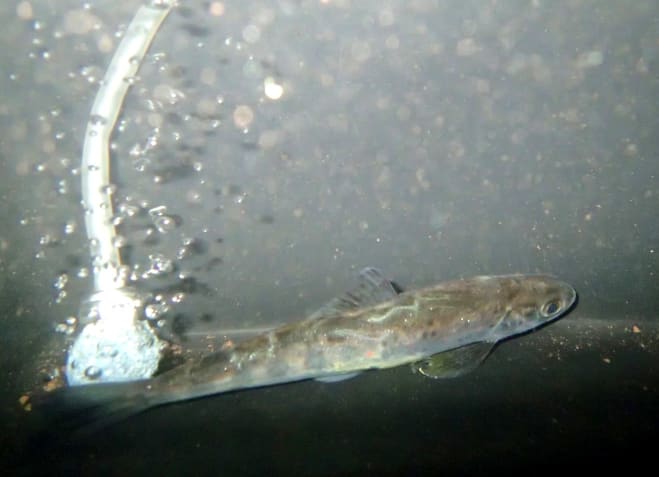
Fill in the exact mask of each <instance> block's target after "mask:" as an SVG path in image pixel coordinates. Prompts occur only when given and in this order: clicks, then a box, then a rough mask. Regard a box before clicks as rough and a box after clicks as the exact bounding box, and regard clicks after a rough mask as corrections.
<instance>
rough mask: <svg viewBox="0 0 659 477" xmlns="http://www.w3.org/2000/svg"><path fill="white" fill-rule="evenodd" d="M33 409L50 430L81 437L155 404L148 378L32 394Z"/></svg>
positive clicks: (44, 425)
mask: <svg viewBox="0 0 659 477" xmlns="http://www.w3.org/2000/svg"><path fill="white" fill-rule="evenodd" d="M30 404H31V407H32V411H31V413H33V414H34V415H35V418H36V419H38V420H39V427H40V428H41V429H42V430H43V431H44V432H46V433H57V434H64V435H69V436H70V437H74V438H79V437H84V436H87V435H89V434H92V433H94V432H96V431H98V430H100V429H103V428H105V427H107V426H110V425H112V424H114V423H117V422H119V421H121V420H124V419H126V418H128V417H130V416H132V415H134V414H138V413H140V412H142V411H144V410H146V409H148V408H149V407H151V406H152V405H153V403H152V402H151V401H150V400H149V399H148V397H147V396H146V394H145V382H144V381H137V382H130V383H107V384H91V385H86V386H76V387H66V388H62V389H59V390H56V391H53V392H51V393H43V394H38V395H34V396H32V398H31V399H30Z"/></svg>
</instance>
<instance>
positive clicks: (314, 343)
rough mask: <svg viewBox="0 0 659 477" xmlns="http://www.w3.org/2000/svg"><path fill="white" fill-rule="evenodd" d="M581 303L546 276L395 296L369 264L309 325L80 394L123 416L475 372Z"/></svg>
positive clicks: (478, 280)
mask: <svg viewBox="0 0 659 477" xmlns="http://www.w3.org/2000/svg"><path fill="white" fill-rule="evenodd" d="M575 299H576V292H575V290H574V289H573V288H572V287H571V286H570V285H568V284H567V283H565V282H562V281H560V280H558V279H556V278H553V277H550V276H545V275H505V276H484V277H474V278H469V279H461V280H455V281H448V282H443V283H439V284H438V285H435V286H432V287H428V288H424V289H420V290H414V291H409V292H403V293H397V289H396V287H395V286H394V284H393V283H392V282H390V281H388V280H386V279H384V278H383V277H382V276H381V275H380V273H379V272H378V271H377V270H376V269H373V268H369V269H365V270H363V271H362V273H361V282H360V285H359V286H358V287H357V288H356V289H354V290H352V291H351V292H348V293H347V294H345V295H344V296H342V297H339V298H336V299H334V300H332V301H331V302H330V303H328V304H327V305H326V306H324V307H323V308H321V309H320V310H319V311H318V312H316V313H314V314H313V315H311V316H310V317H308V318H307V319H305V320H302V321H297V322H292V323H289V324H286V325H283V326H280V327H278V328H275V329H272V330H270V331H267V332H265V333H262V334H259V335H257V336H254V337H252V338H249V339H246V340H244V341H242V342H239V343H237V344H235V345H231V346H227V347H225V349H223V350H221V351H219V352H217V353H214V354H211V355H208V356H205V357H203V358H201V359H200V360H193V361H190V362H187V363H185V364H183V365H181V366H178V367H176V368H174V369H171V370H169V371H167V372H164V373H162V374H161V375H159V376H156V377H155V378H153V379H150V380H146V381H137V382H134V383H122V384H99V385H87V386H82V387H80V389H81V391H80V393H81V394H80V395H81V396H85V395H86V396H88V397H91V399H90V400H91V401H96V402H95V405H94V409H95V410H96V412H97V413H102V412H104V411H110V412H114V413H116V415H123V414H132V413H134V412H139V411H141V410H143V409H146V408H149V407H152V406H155V405H159V404H164V403H168V402H174V401H181V400H186V399H192V398H197V397H201V396H207V395H211V394H218V393H222V392H227V391H234V390H238V389H246V388H254V387H261V386H268V385H274V384H280V383H286V382H293V381H300V380H305V379H311V378H313V379H320V380H329V381H331V380H340V379H342V378H347V377H351V376H353V375H355V374H356V373H359V372H362V371H365V370H369V369H383V368H391V367H395V366H400V365H404V364H412V365H413V368H414V369H415V370H416V371H418V372H420V373H421V374H424V375H427V376H430V377H434V378H438V377H452V376H456V375H459V374H463V373H464V372H467V371H470V370H471V369H474V368H475V367H477V366H478V364H480V362H482V361H483V360H484V359H485V357H486V356H487V355H488V354H489V353H490V351H491V350H492V348H493V346H494V345H495V344H496V343H497V342H498V341H500V340H502V339H505V338H508V337H510V336H514V335H517V334H520V333H524V332H527V331H529V330H532V329H534V328H536V327H538V326H541V325H543V324H545V323H548V322H550V321H552V320H555V319H556V318H558V317H559V316H561V315H563V314H564V313H565V312H566V311H567V310H569V309H570V308H571V307H572V305H573V304H574V302H575ZM84 388H86V389H84ZM72 389H75V388H72ZM104 397H105V398H107V399H105V400H104V399H103V398H104ZM99 401H101V405H98V404H99ZM105 404H108V405H107V406H106V405H105Z"/></svg>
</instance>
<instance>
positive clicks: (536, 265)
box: [0, 0, 659, 475]
mask: <svg viewBox="0 0 659 477" xmlns="http://www.w3.org/2000/svg"><path fill="white" fill-rule="evenodd" d="M6 3H7V4H6V5H5V4H2V5H0V18H2V19H4V20H5V22H3V24H5V25H6V26H7V27H6V28H5V30H4V32H3V35H4V38H5V46H8V48H5V50H6V51H10V52H11V54H7V55H0V66H1V68H0V70H1V71H3V72H4V74H3V75H2V76H1V77H0V90H1V91H4V92H6V93H7V94H4V95H3V96H2V98H0V121H1V124H2V128H3V131H4V134H3V140H2V142H1V143H0V165H1V168H2V173H1V174H0V192H1V194H2V201H1V202H0V217H1V218H2V223H3V224H5V226H4V227H3V230H2V231H1V232H0V309H1V310H2V314H0V316H2V321H1V323H2V325H3V332H2V333H1V334H0V350H1V351H0V363H1V364H0V367H1V369H2V371H3V376H5V379H4V381H3V385H2V387H0V399H1V403H2V406H1V407H0V409H2V411H0V412H2V422H3V423H5V424H4V426H5V429H4V430H3V432H2V433H0V435H1V436H2V437H0V439H1V441H0V444H2V446H1V447H2V449H3V452H2V453H0V457H1V458H2V459H3V460H2V462H5V463H6V466H9V465H11V466H13V468H14V469H15V470H16V469H18V470H22V471H23V472H25V473H28V472H29V471H30V470H32V471H34V472H37V471H43V470H44V469H47V470H48V471H50V472H54V473H57V472H58V471H64V470H71V471H73V470H75V469H76V468H77V469H80V468H84V469H85V472H87V473H98V472H101V473H103V471H104V469H109V468H121V469H122V472H124V473H127V474H135V475H139V474H143V473H145V472H154V471H159V472H161V473H163V474H175V473H179V474H180V473H184V472H189V473H195V474H197V475H209V474H210V475H218V474H237V473H239V474H247V475H250V474H254V475H256V474H259V475H263V473H276V474H294V473H303V474H313V475H334V474H336V473H344V474H349V473H352V474H360V475H362V474H374V475H375V474H377V475H393V474H404V473H412V472H418V471H425V472H428V473H430V472H444V473H448V474H450V473H475V472H479V473H485V472H488V473H489V472H494V471H497V470H513V469H518V470H519V469H527V470H533V469H537V468H538V467H537V466H541V468H542V469H545V468H556V469H558V468H561V469H564V468H565V466H566V465H567V464H568V463H574V462H577V463H579V464H581V465H584V466H594V465H596V464H602V463H607V464H609V465H613V464H615V463H618V464H623V465H625V466H626V467H625V470H626V471H627V472H629V471H631V470H632V469H633V468H634V466H636V465H640V464H642V463H643V462H645V461H647V460H648V459H649V458H651V457H652V456H651V455H650V454H645V453H643V452H642V451H641V447H642V446H643V445H645V443H647V442H653V441H655V440H656V439H657V437H658V436H657V431H656V429H655V426H654V423H656V422H657V418H658V417H659V409H658V408H659V405H658V404H657V403H658V402H659V400H658V399H657V398H658V397H659V396H658V394H659V393H658V384H659V380H658V378H659V375H658V370H657V366H656V364H655V363H657V362H659V361H657V357H658V356H657V355H658V354H659V346H658V345H657V337H658V332H659V322H658V321H657V316H656V315H657V309H659V307H658V305H659V285H658V283H659V282H658V281H657V271H658V269H659V267H658V256H659V249H658V248H657V247H659V245H658V244H659V242H658V239H659V225H658V222H657V220H656V210H658V207H659V201H658V199H657V198H658V197H659V188H658V187H657V184H658V182H657V177H658V174H659V165H658V164H657V161H656V156H657V150H658V149H659V148H658V144H657V139H656V131H657V130H659V124H658V123H659V120H658V117H659V115H658V114H657V103H656V101H654V100H653V99H654V98H657V97H659V83H658V82H657V80H656V78H657V77H659V71H658V69H659V46H658V45H657V39H656V20H657V18H658V17H659V7H658V6H657V5H656V2H654V1H651V0H647V1H638V2H633V4H630V3H629V2H616V1H608V2H601V1H595V0H592V1H581V2H567V3H562V4H560V5H555V4H554V3H553V2H527V1H512V2H503V3H502V2H498V3H497V4H496V5H494V6H492V5H489V4H485V3H484V2H476V1H474V2H457V1H455V2H454V1H448V0H447V1H440V2H434V1H427V2H426V1H418V2H403V1H391V2H388V3H386V4H384V3H382V2H374V1H373V2H371V1H360V2H353V3H342V2H335V3H329V4H320V3H318V4H317V3H301V4H300V3H296V2H279V3H271V2H250V5H249V8H247V7H245V6H243V5H242V4H241V3H240V2H224V3H222V4H218V3H217V2H211V4H210V5H209V4H207V3H203V2H196V1H192V2H186V3H185V6H184V7H180V8H178V9H176V10H175V11H174V12H173V13H172V15H171V16H170V17H169V18H168V19H167V20H166V22H165V24H164V25H163V27H162V30H161V31H160V33H159V34H158V36H157V37H156V40H155V42H154V44H153V46H152V48H151V49H150V50H149V54H148V56H147V59H146V60H145V63H144V64H143V66H142V68H141V69H140V71H139V74H138V75H137V77H136V78H134V83H135V84H134V86H133V88H132V89H131V91H130V92H129V94H128V97H127V99H126V104H125V107H124V109H123V112H122V115H121V117H120V123H121V124H120V126H119V127H118V130H117V131H115V134H114V135H113V137H112V139H111V140H112V147H111V149H112V184H113V186H112V191H111V192H112V199H113V201H114V204H115V215H116V216H117V218H118V220H117V224H118V227H119V234H120V237H121V245H122V256H123V257H124V260H125V262H126V264H127V265H128V269H127V270H126V275H127V276H129V277H132V279H133V280H135V281H136V285H137V286H138V288H140V289H141V290H143V291H146V292H149V293H151V294H152V296H153V297H154V299H153V300H152V302H151V304H152V306H157V307H158V310H155V309H154V310H155V311H154V310H151V311H152V312H154V313H152V315H153V316H154V321H157V322H158V323H160V324H161V325H162V329H163V332H166V333H169V335H170V336H174V337H178V338H179V339H181V340H183V341H182V343H183V345H184V346H185V347H187V348H195V347H197V348H203V347H204V346H206V344H207V343H206V340H205V338H203V336H204V334H205V333H211V334H213V333H217V330H221V329H228V328H244V327H264V326H270V325H273V324H277V323H281V322H284V321H287V320H291V319H294V318H299V317H301V316H304V315H305V314H306V313H308V312H310V311H313V310H314V309H316V308H318V307H319V306H320V305H322V304H323V303H325V302H326V301H328V300H329V299H330V298H332V297H333V296H336V295H337V294H339V293H341V292H343V291H345V289H347V288H349V287H350V286H351V284H352V283H354V281H353V280H354V276H355V273H356V272H357V271H358V270H360V269H361V268H363V267H365V266H377V267H379V268H381V269H382V270H383V271H384V272H385V273H386V274H387V275H388V276H391V277H392V278H394V279H395V280H396V281H397V282H399V283H400V284H402V285H403V286H409V287H414V286H422V285H426V284H430V283H432V282H436V281H440V280H444V279H451V278H455V277H459V276H471V275H478V274H501V273H510V272H547V273H553V274H555V275H557V276H559V277H560V278H562V279H564V280H566V281H568V282H569V283H571V284H572V285H574V287H575V288H576V289H577V290H578V292H579V294H580V302H579V305H578V307H577V309H576V310H575V311H573V312H572V313H571V314H570V315H569V316H568V317H566V318H565V319H564V320H562V321H560V322H558V323H556V324H554V325H551V326H549V327H547V328H545V329H543V330H540V331H538V332H537V333H533V334H531V335H528V336H525V337H522V338H520V339H518V340H514V341H510V342H507V343H504V344H503V345H501V346H500V347H499V349H497V351H496V352H495V353H494V355H493V356H492V357H491V358H490V359H488V361H487V362H486V363H485V365H484V366H483V367H482V368H480V369H479V370H477V371H476V372H475V373H473V374H471V375H469V376H467V377H464V378H461V379H456V380H451V381H445V382H444V381H442V382H436V381H432V380H428V379H423V378H422V377H420V376H418V375H413V374H411V373H410V372H409V371H408V370H407V369H398V370H392V371H386V372H381V373H368V374H366V375H364V376H360V377H359V378H356V379H354V380H350V381H345V382H342V383H337V384H334V385H327V384H320V383H314V382H309V383H300V384H292V385H287V386H280V387H274V388H268V389H263V390H255V391H248V392H244V393H233V394H229V395H225V396H218V397H216V398H211V399H203V400H198V401H194V402H190V403H181V404H177V405H174V406H169V407H165V408H162V409H158V410H154V411H152V412H149V413H146V414H144V415H141V416H138V417H136V418H134V419H131V420H129V421H127V422H124V423H121V424H119V425H117V426H116V427H115V428H112V429H110V430H108V431H107V432H103V433H101V434H99V435H97V436H95V437H94V438H93V439H90V440H87V441H85V442H78V443H76V444H71V445H70V446H68V447H67V449H66V451H65V452H64V451H62V450H61V449H60V450H55V449H53V450H52V451H47V450H42V451H41V452H40V453H39V454H38V455H39V459H38V460H37V459H32V458H31V457H32V456H35V455H36V454H35V450H34V449H33V448H31V447H29V446H28V445H27V444H26V440H27V439H28V438H29V436H30V435H32V434H31V433H32V426H33V425H34V423H30V425H27V424H26V421H25V415H24V414H25V413H24V411H23V410H22V409H21V406H20V405H19V404H18V400H19V398H20V397H21V396H23V395H24V394H25V393H26V392H28V391H32V390H34V389H35V388H40V387H42V386H44V385H45V386H49V385H54V384H52V383H57V382H58V380H61V376H60V375H59V370H58V366H59V365H62V364H63V363H64V351H65V350H66V348H67V346H68V345H69V344H70V342H71V340H72V339H74V337H75V328H76V327H75V326H73V325H75V323H76V321H75V318H76V317H78V318H79V305H80V302H81V301H82V300H83V298H84V297H85V296H87V294H88V293H89V292H90V290H91V276H90V273H89V272H88V271H89V270H91V267H90V263H91V261H90V257H89V255H88V248H89V242H88V239H87V237H86V236H85V234H84V219H83V217H84V216H83V211H82V207H81V206H80V170H79V168H80V162H79V157H80V151H81V148H82V146H81V144H82V140H83V136H84V129H85V127H86V125H87V123H88V122H89V121H90V118H89V110H90V108H91V104H92V102H93V98H94V95H95V94H96V91H97V90H98V87H99V80H100V79H101V78H102V77H103V72H104V71H105V68H106V67H107V64H108V63H109V60H110V57H111V54H112V52H113V51H114V48H116V46H117V41H118V40H117V36H116V33H117V32H118V31H123V29H124V28H125V25H126V24H127V22H128V21H129V20H130V18H131V17H132V15H133V14H134V12H135V10H136V8H137V7H138V5H139V2H120V5H117V4H116V2H103V1H101V2H95V3H94V4H93V5H92V6H91V7H89V8H84V7H81V4H80V3H79V2H74V1H68V0H67V1H61V2H58V3H57V6H56V8H51V7H47V6H46V5H45V3H43V2H41V1H39V0H35V1H34V2H31V3H27V2H20V3H19V4H18V5H16V4H14V3H11V2H6ZM95 25H96V26H95ZM44 53H47V54H44ZM172 95H173V96H172ZM99 119H101V118H91V120H92V121H98V120H99ZM134 151H139V154H137V155H138V156H139V157H135V156H136V154H135V153H134ZM156 207H158V208H160V207H164V209H158V210H163V211H166V213H165V212H163V213H162V214H152V213H150V211H153V210H154V209H155V208H156ZM119 218H120V220H119ZM191 244H194V246H192V245H191ZM183 248H185V250H183ZM62 277H66V279H63V278H62ZM54 285H55V286H54ZM156 315H157V316H156ZM71 317H74V321H72V322H71V324H68V323H69V321H68V320H69V319H70V318H71ZM59 325H62V326H60V330H59V331H60V332H57V331H56V329H57V327H58V326H59ZM78 328H79V327H78ZM69 329H71V330H72V332H71V333H69V332H67V330H69ZM186 337H187V341H185V339H186ZM37 427H38V423H37ZM127 449H130V452H128V451H127ZM26 460H32V464H31V468H30V467H26V466H25V465H23V466H21V467H20V468H19V467H17V466H18V464H19V463H23V464H25V462H26Z"/></svg>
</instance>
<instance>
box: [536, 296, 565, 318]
mask: <svg viewBox="0 0 659 477" xmlns="http://www.w3.org/2000/svg"><path fill="white" fill-rule="evenodd" d="M560 308H561V306H560V304H559V303H558V302H556V301H553V300H552V301H548V302H547V303H545V304H544V305H542V308H541V309H540V311H541V312H542V314H543V315H545V316H551V315H553V314H554V313H556V312H557V311H558V310H560Z"/></svg>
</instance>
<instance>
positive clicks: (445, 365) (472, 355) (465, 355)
mask: <svg viewBox="0 0 659 477" xmlns="http://www.w3.org/2000/svg"><path fill="white" fill-rule="evenodd" d="M492 348H494V344H492V343H486V342H479V343H472V344H469V345H466V346H462V347H460V348H455V349H452V350H449V351H444V352H442V353H437V354H435V355H433V356H431V357H430V358H427V359H424V360H422V361H418V362H416V363H414V364H412V370H413V371H415V372H419V373H421V374H423V375H424V376H428V377H429V378H433V379H440V378H455V377H458V376H461V375H463V374H467V373H469V372H471V371H473V370H474V369H476V368H477V367H478V366H479V365H480V364H481V363H482V362H483V361H484V360H485V358H487V356H488V355H489V354H490V352H491V351H492Z"/></svg>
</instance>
